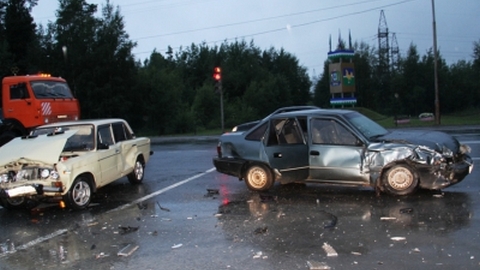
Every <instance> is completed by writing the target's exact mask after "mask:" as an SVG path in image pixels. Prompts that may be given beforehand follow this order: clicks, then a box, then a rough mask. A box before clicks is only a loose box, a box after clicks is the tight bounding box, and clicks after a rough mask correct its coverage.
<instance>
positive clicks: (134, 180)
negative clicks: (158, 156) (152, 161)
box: [127, 158, 145, 185]
mask: <svg viewBox="0 0 480 270" xmlns="http://www.w3.org/2000/svg"><path fill="white" fill-rule="evenodd" d="M144 174H145V163H144V162H143V161H142V160H141V159H140V158H137V160H136V161H135V165H134V166H133V171H132V172H131V173H129V174H128V175H127V177H128V181H129V182H130V183H131V184H132V185H138V184H140V183H142V181H143V175H144Z"/></svg>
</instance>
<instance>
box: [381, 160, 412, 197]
mask: <svg viewBox="0 0 480 270" xmlns="http://www.w3.org/2000/svg"><path fill="white" fill-rule="evenodd" d="M383 183H384V185H385V189H386V190H387V192H388V193H390V194H393V195H408V194H411V193H413V192H414V191H415V190H416V189H417V186H418V177H417V174H416V173H415V171H414V170H413V169H411V168H410V167H409V166H407V165H405V164H398V165H395V166H393V167H391V168H389V169H388V170H387V171H386V172H385V174H384V176H383Z"/></svg>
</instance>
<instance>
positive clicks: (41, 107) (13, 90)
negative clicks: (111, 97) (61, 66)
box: [0, 74, 80, 146]
mask: <svg viewBox="0 0 480 270" xmlns="http://www.w3.org/2000/svg"><path fill="white" fill-rule="evenodd" d="M0 106H1V108H0V121H1V123H0V146H1V145H3V144H5V143H6V142H8V141H10V140H11V139H13V138H14V137H17V136H24V135H27V134H28V132H29V131H30V130H31V129H33V128H35V127H37V126H40V125H43V124H48V123H55V122H62V121H71V120H78V119H79V118H80V106H79V103H78V100H77V99H76V98H75V97H74V96H73V94H72V92H71V90H70V88H69V87H68V84H67V82H66V81H65V79H63V78H60V77H51V76H50V75H47V74H39V75H25V76H9V77H5V78H3V80H2V93H1V95H0Z"/></svg>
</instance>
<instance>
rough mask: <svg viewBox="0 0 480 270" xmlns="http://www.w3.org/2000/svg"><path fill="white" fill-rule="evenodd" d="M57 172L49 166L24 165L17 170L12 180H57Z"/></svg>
mask: <svg viewBox="0 0 480 270" xmlns="http://www.w3.org/2000/svg"><path fill="white" fill-rule="evenodd" d="M58 177H59V174H58V172H57V171H55V170H53V169H49V168H38V167H26V168H23V169H21V170H19V171H18V172H17V174H16V175H15V177H14V181H22V180H37V179H41V180H46V179H49V178H51V179H53V180H57V179H58Z"/></svg>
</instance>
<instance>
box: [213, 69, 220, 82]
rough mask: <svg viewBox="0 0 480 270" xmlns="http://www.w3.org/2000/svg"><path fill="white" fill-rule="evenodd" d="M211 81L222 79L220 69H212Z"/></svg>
mask: <svg viewBox="0 0 480 270" xmlns="http://www.w3.org/2000/svg"><path fill="white" fill-rule="evenodd" d="M213 79H214V80H215V81H220V80H221V79H222V70H221V69H220V67H215V68H213Z"/></svg>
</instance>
